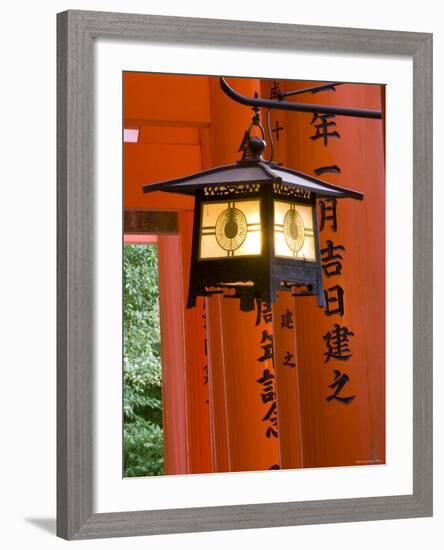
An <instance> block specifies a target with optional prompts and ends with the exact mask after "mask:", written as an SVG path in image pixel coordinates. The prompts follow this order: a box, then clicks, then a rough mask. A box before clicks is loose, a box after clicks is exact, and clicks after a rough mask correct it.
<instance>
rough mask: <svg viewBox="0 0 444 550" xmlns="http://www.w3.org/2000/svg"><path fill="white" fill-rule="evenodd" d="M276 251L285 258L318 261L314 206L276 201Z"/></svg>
mask: <svg viewBox="0 0 444 550" xmlns="http://www.w3.org/2000/svg"><path fill="white" fill-rule="evenodd" d="M274 253H275V255H276V256H279V257H283V258H295V259H297V260H307V261H310V262H314V261H316V246H315V238H314V227H313V208H312V206H310V205H306V204H301V203H297V202H289V201H277V200H275V201H274Z"/></svg>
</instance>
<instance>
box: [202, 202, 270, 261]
mask: <svg viewBox="0 0 444 550" xmlns="http://www.w3.org/2000/svg"><path fill="white" fill-rule="evenodd" d="M261 245H262V234H261V217H260V200H259V199H256V200H238V199H234V200H230V201H224V202H203V203H202V216H201V226H200V247H199V259H201V260H206V259H220V258H235V257H238V256H256V255H259V254H260V253H261Z"/></svg>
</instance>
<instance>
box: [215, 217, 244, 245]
mask: <svg viewBox="0 0 444 550" xmlns="http://www.w3.org/2000/svg"><path fill="white" fill-rule="evenodd" d="M247 230H248V226H247V218H246V217H245V216H244V214H243V213H242V212H241V211H240V210H239V209H238V208H226V209H225V210H224V211H223V212H221V213H220V214H219V217H218V218H217V221H216V240H217V242H218V244H219V246H220V247H221V248H223V249H224V250H227V251H232V250H236V249H237V248H239V247H240V246H241V245H242V243H243V242H244V241H245V239H246V237H247Z"/></svg>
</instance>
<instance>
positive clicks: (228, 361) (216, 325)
mask: <svg viewBox="0 0 444 550" xmlns="http://www.w3.org/2000/svg"><path fill="white" fill-rule="evenodd" d="M230 84H232V85H233V86H234V87H235V88H236V89H237V90H239V91H240V93H244V94H246V95H253V94H254V92H255V91H258V90H259V81H257V80H252V79H240V78H239V79H230ZM210 100H211V116H212V125H211V128H210V129H209V131H208V133H206V134H205V133H204V135H203V136H202V149H203V155H202V158H203V159H205V161H206V165H204V168H210V167H212V166H218V165H221V164H229V163H233V162H235V161H236V160H238V158H239V153H237V150H238V148H239V144H240V142H241V141H242V138H243V134H244V132H245V130H246V129H247V127H248V125H249V123H250V119H251V115H252V112H251V110H250V109H248V108H246V107H244V106H241V105H239V104H237V103H235V102H233V101H232V100H231V99H229V98H228V97H227V96H226V95H225V94H224V93H223V92H222V91H221V90H220V88H219V80H218V78H210ZM206 312H207V335H208V338H207V340H208V341H207V344H208V359H209V369H208V373H209V389H210V397H209V401H210V422H211V431H212V453H213V463H214V465H215V470H216V471H248V470H267V469H270V468H276V467H280V453H279V437H278V430H279V428H278V427H277V410H276V404H275V403H276V396H275V394H276V378H275V373H274V368H273V361H272V353H273V346H272V339H273V323H272V322H271V315H270V317H268V316H266V315H263V314H262V312H259V313H260V315H259V316H258V315H257V313H258V312H257V311H251V312H247V313H246V312H241V311H240V308H239V300H238V299H229V298H222V297H221V296H217V295H215V296H212V297H211V298H207V299H206ZM273 404H275V405H274V406H273Z"/></svg>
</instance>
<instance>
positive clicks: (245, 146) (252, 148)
mask: <svg viewBox="0 0 444 550" xmlns="http://www.w3.org/2000/svg"><path fill="white" fill-rule="evenodd" d="M253 111H254V114H253V116H252V117H251V122H250V125H249V126H248V129H247V130H246V132H245V134H244V137H243V139H242V143H241V144H240V147H239V151H242V159H241V160H243V161H249V160H263V158H262V153H263V152H264V151H265V147H266V146H267V142H266V141H265V139H264V138H265V130H264V127H263V126H262V124H261V118H260V109H259V107H253ZM253 127H257V128H259V130H260V132H261V135H262V137H259V136H251V130H252V129H253Z"/></svg>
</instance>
